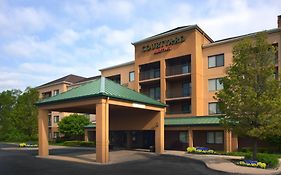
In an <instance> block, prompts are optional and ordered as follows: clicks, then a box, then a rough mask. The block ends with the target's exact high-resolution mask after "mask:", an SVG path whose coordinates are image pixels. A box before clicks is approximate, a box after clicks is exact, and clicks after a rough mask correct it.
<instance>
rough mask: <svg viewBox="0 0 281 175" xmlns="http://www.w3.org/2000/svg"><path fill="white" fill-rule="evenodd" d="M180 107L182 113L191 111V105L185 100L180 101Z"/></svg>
mask: <svg viewBox="0 0 281 175" xmlns="http://www.w3.org/2000/svg"><path fill="white" fill-rule="evenodd" d="M181 109H182V112H183V113H191V105H190V104H189V103H187V102H184V103H182V106H181Z"/></svg>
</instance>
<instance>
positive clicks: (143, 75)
mask: <svg viewBox="0 0 281 175" xmlns="http://www.w3.org/2000/svg"><path fill="white" fill-rule="evenodd" d="M159 77H160V69H151V70H146V71H142V72H140V80H148V79H153V78H159Z"/></svg>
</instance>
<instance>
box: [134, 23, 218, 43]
mask: <svg viewBox="0 0 281 175" xmlns="http://www.w3.org/2000/svg"><path fill="white" fill-rule="evenodd" d="M193 29H197V30H198V31H199V32H200V33H201V34H203V35H204V36H205V37H206V38H207V39H208V40H209V41H210V42H214V41H213V40H212V38H211V37H209V36H208V35H207V34H206V33H205V32H204V31H203V30H202V29H201V28H200V27H199V26H198V25H197V24H195V25H190V26H188V27H185V28H182V29H178V30H175V31H171V32H168V33H164V34H162V35H157V36H152V37H148V38H145V39H142V40H139V41H136V42H133V43H131V44H132V45H137V44H141V43H144V42H148V41H152V40H155V39H159V38H162V37H164V36H170V35H173V34H176V33H180V32H184V31H188V30H193Z"/></svg>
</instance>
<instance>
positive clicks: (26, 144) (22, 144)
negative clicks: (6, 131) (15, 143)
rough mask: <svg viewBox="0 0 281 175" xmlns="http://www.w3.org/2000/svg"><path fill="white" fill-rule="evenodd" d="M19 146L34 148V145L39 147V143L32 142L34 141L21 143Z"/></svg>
mask: <svg viewBox="0 0 281 175" xmlns="http://www.w3.org/2000/svg"><path fill="white" fill-rule="evenodd" d="M19 147H20V148H24V147H29V148H33V147H38V145H37V144H32V143H20V144H19Z"/></svg>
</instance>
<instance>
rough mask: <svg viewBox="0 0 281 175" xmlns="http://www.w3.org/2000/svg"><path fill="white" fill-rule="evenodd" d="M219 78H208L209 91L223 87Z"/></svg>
mask: <svg viewBox="0 0 281 175" xmlns="http://www.w3.org/2000/svg"><path fill="white" fill-rule="evenodd" d="M220 80H221V79H220V78H215V79H209V81H208V88H209V91H219V90H221V89H223V84H222V83H221V82H220Z"/></svg>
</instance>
